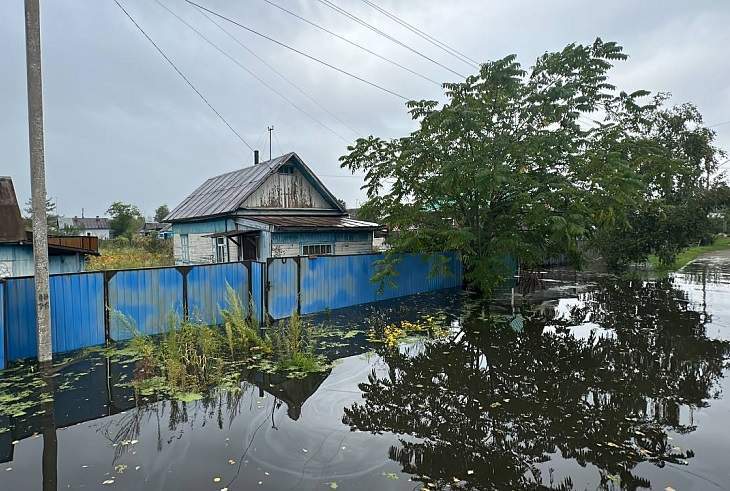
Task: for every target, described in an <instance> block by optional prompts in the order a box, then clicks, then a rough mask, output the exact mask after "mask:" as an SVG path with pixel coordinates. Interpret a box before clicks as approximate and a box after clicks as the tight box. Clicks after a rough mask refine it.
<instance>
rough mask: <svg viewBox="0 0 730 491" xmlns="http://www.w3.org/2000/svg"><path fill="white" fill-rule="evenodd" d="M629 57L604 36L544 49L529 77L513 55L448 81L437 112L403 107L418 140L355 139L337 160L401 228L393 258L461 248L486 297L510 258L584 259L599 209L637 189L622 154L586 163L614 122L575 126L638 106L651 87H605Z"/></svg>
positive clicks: (421, 105)
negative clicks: (359, 174)
mask: <svg viewBox="0 0 730 491" xmlns="http://www.w3.org/2000/svg"><path fill="white" fill-rule="evenodd" d="M625 58H626V55H625V54H623V52H622V48H621V47H620V46H618V45H616V43H613V42H603V41H601V40H600V39H597V40H596V41H595V42H594V43H593V44H591V45H588V46H584V45H576V44H571V45H568V46H567V47H566V48H565V49H563V50H562V51H560V52H556V53H546V54H544V55H543V56H541V57H540V58H538V60H537V62H536V63H535V66H534V67H533V68H532V69H531V70H530V71H529V72H528V71H526V70H524V69H523V68H522V67H521V66H520V64H519V63H518V62H517V61H516V57H515V56H514V55H510V56H507V57H505V58H503V59H501V60H497V61H494V62H489V63H485V64H483V65H482V66H481V68H480V70H479V73H477V74H476V75H473V76H470V77H468V78H467V79H466V80H465V81H464V82H459V83H446V84H444V87H445V89H446V96H447V98H448V101H447V102H446V103H445V104H444V105H443V106H441V107H440V108H439V107H438V103H437V102H436V101H411V102H409V103H407V106H408V107H409V108H410V113H411V115H412V117H413V119H415V120H416V121H418V122H419V128H418V129H416V130H415V131H414V132H412V133H411V134H409V135H407V136H404V137H401V138H398V139H394V140H389V141H386V140H383V139H380V138H376V137H372V136H371V137H369V138H361V139H358V140H357V141H356V142H355V144H354V145H353V146H351V147H349V148H348V150H349V153H348V154H347V155H345V156H343V157H341V159H340V160H341V164H342V166H343V167H346V168H348V169H350V170H351V171H353V172H355V171H358V170H360V171H364V173H365V175H366V178H365V185H364V189H365V190H366V192H367V196H368V199H369V204H368V206H367V208H368V209H369V210H379V212H380V215H381V219H382V221H384V222H385V223H386V224H387V225H388V226H389V227H390V229H391V230H394V231H397V234H396V236H395V237H394V238H393V240H392V245H393V248H392V249H391V250H390V253H391V255H390V256H389V257H395V255H394V254H393V253H396V252H401V251H416V252H423V253H429V252H436V251H442V250H444V249H450V250H455V251H459V252H460V253H461V256H462V259H463V261H464V265H465V276H466V279H467V281H469V282H470V283H471V284H472V286H475V287H477V288H479V289H481V290H483V291H489V290H491V289H492V288H493V287H494V285H495V284H496V283H497V282H499V281H500V280H502V279H503V278H504V277H505V276H506V275H508V274H510V273H511V271H510V270H509V269H508V267H507V264H508V263H509V261H506V260H505V258H506V257H513V258H516V259H519V261H520V262H521V263H522V264H523V265H525V266H528V267H529V266H531V265H535V264H539V263H540V262H541V261H543V260H544V259H545V258H546V257H550V256H552V255H555V254H561V253H565V252H568V253H570V254H571V255H573V256H575V257H577V255H578V254H577V253H578V248H577V241H578V239H579V238H583V237H584V236H585V235H586V234H587V233H588V231H589V229H590V227H591V225H592V224H593V223H594V214H595V213H596V211H597V210H598V211H600V212H605V211H606V209H607V208H608V209H610V208H611V207H612V206H616V204H618V203H620V202H621V201H622V200H624V199H625V196H630V195H631V193H632V188H634V187H637V186H638V183H636V182H635V181H634V180H632V179H626V178H625V174H626V173H627V172H626V171H625V169H624V167H625V163H624V161H623V160H621V159H615V160H611V159H607V158H605V155H604V156H603V157H604V158H603V161H602V162H601V164H600V165H596V164H597V162H593V164H594V165H588V162H587V161H586V156H587V155H588V152H589V150H592V149H593V148H594V144H595V143H596V142H600V141H602V140H601V139H600V138H598V137H597V134H606V133H609V132H611V131H613V132H616V131H617V130H616V128H615V126H616V124H613V125H606V127H603V126H599V127H598V128H588V129H586V128H584V127H583V125H582V124H581V123H580V121H579V118H580V117H581V115H584V114H590V113H593V112H596V111H598V110H600V109H603V108H604V107H605V106H606V105H607V104H609V103H613V104H614V106H616V110H617V111H618V110H619V109H620V110H621V111H622V112H623V113H630V114H633V113H637V112H640V111H642V110H643V108H642V106H641V105H640V104H639V102H638V100H639V99H640V98H641V97H643V96H645V95H646V93H645V92H643V91H638V92H634V93H632V94H630V95H627V94H624V93H621V94H616V93H615V88H614V87H613V86H612V85H610V84H608V83H607V82H606V80H607V76H608V72H609V69H610V68H611V67H612V64H613V63H614V62H615V61H620V60H624V59H625ZM619 102H621V103H622V104H619ZM624 119H625V120H629V118H628V117H626V118H624ZM386 183H387V187H386V186H385V184H386ZM598 188H600V189H610V190H612V192H611V193H605V196H606V197H607V198H608V199H605V200H602V201H601V204H600V207H596V199H595V196H592V195H591V191H592V190H595V189H598ZM614 202H616V203H614ZM383 270H384V271H387V270H388V268H384V269H383Z"/></svg>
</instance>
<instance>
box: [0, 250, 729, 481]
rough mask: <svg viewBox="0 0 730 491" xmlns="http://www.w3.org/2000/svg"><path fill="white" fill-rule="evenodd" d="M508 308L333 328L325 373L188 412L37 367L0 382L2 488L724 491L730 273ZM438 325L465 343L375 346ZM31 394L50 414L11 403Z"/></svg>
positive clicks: (531, 295) (374, 314)
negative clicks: (391, 332)
mask: <svg viewBox="0 0 730 491" xmlns="http://www.w3.org/2000/svg"><path fill="white" fill-rule="evenodd" d="M512 293H513V292H512V291H511V290H508V291H505V292H503V295H502V296H501V298H500V300H498V301H494V302H492V303H491V304H489V305H483V304H479V303H476V302H475V301H473V300H470V299H468V298H466V297H465V296H463V295H462V294H459V293H455V292H439V293H437V294H434V295H429V296H419V297H416V298H411V299H406V300H401V301H397V302H390V303H386V304H380V305H370V306H366V307H362V308H357V309H347V310H341V311H334V312H331V313H329V314H327V315H322V316H319V317H318V318H317V319H315V320H316V321H317V322H322V323H324V324H326V325H328V326H335V327H334V328H333V327H330V329H332V330H333V331H339V332H340V334H341V335H339V336H333V337H332V338H331V339H329V341H328V342H327V343H325V346H324V349H325V351H326V352H327V354H328V355H329V356H330V357H331V358H334V359H336V362H335V364H334V366H333V367H332V369H331V370H329V371H328V372H326V373H322V374H316V375H311V376H309V377H307V378H306V379H303V380H296V379H285V378H282V377H277V376H272V375H268V374H255V373H254V374H249V375H247V376H246V378H247V380H248V382H247V383H245V384H244V385H243V390H242V391H241V392H240V393H238V394H232V393H230V392H224V391H220V392H216V393H213V394H210V395H208V396H207V397H206V398H205V399H203V400H198V401H194V402H188V403H184V402H179V401H170V400H162V401H153V402H145V403H143V402H141V401H140V400H138V399H137V398H136V397H135V393H134V391H133V390H132V389H131V388H129V387H127V386H125V385H124V384H125V382H128V381H129V380H130V378H131V377H133V376H134V368H135V367H134V363H125V362H124V361H119V360H118V359H108V358H107V356H106V355H105V354H104V353H96V354H91V355H88V356H86V357H84V358H82V359H81V360H78V361H76V362H74V363H72V364H69V365H68V366H65V367H63V368H60V369H59V372H58V375H57V376H55V377H53V379H52V380H51V381H50V383H51V384H52V385H53V386H55V389H54V390H53V391H52V392H51V393H47V394H44V387H46V384H45V383H39V382H38V378H37V377H33V376H30V375H28V374H27V368H20V369H16V370H11V371H7V372H3V373H0V406H1V405H2V404H5V405H6V407H11V408H12V410H11V411H10V412H12V413H13V414H12V415H5V416H3V415H0V489H3V490H5V489H8V490H11V489H12V490H16V489H44V488H45V489H59V490H60V489H80V488H84V489H98V488H101V489H124V490H138V489H151V490H158V489H159V490H161V489H169V490H188V489H190V490H205V489H211V490H220V489H224V488H228V489H230V490H233V489H242V490H249V489H274V490H299V489H314V490H317V489H322V490H326V489H365V490H370V489H372V490H381V489H383V490H389V489H403V490H412V489H423V488H425V489H542V488H551V489H637V488H638V489H643V488H653V489H661V490H664V489H666V488H672V489H676V490H678V491H684V490H690V489H698V490H699V489H702V490H704V489H710V490H711V489H730V402H729V400H728V398H727V397H726V394H727V393H728V389H730V381H729V380H730V379H729V378H728V375H730V371H729V369H728V367H729V365H728V360H730V255H724V256H723V255H722V254H718V255H716V256H715V257H711V258H708V259H704V260H700V261H696V262H695V263H693V264H691V265H689V266H688V267H686V268H685V270H684V271H682V272H679V273H677V274H675V275H673V277H671V278H668V279H663V280H656V281H646V280H640V279H635V280H628V279H620V280H619V279H616V278H613V277H610V276H602V275H590V274H575V273H571V272H549V273H546V274H545V275H542V278H539V279H534V278H533V279H531V280H529V281H528V280H526V279H523V280H522V284H521V285H519V286H518V287H517V288H516V289H515V291H514V293H515V294H514V295H512ZM425 315H439V316H442V317H443V318H444V319H445V322H446V323H447V324H448V325H450V326H451V331H450V332H451V334H450V335H449V336H448V337H447V338H445V339H443V340H439V341H426V340H425V339H422V338H409V339H407V340H405V341H404V342H403V343H401V345H400V346H399V347H398V348H396V349H388V348H386V347H385V346H382V345H371V344H369V343H368V342H367V340H366V336H365V332H364V331H366V330H367V328H368V326H369V325H372V323H376V322H392V321H398V320H400V319H406V320H411V321H412V320H417V319H420V318H422V317H423V316H425ZM355 331H358V332H355ZM3 384H4V385H3ZM19 386H20V387H26V389H25V390H28V391H30V392H31V393H32V395H33V397H36V399H37V400H38V401H42V402H39V403H38V404H37V405H33V406H29V407H23V406H22V405H20V406H19V405H18V404H17V402H16V403H15V405H14V406H13V405H12V404H9V403H8V402H7V400H8V399H9V398H12V397H13V391H17V390H18V389H17V387H19ZM3 398H4V399H5V402H3ZM6 412H8V411H7V410H6ZM104 483H106V484H104Z"/></svg>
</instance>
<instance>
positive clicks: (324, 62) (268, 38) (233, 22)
mask: <svg viewBox="0 0 730 491" xmlns="http://www.w3.org/2000/svg"><path fill="white" fill-rule="evenodd" d="M185 1H186V2H188V3H189V4H191V5H194V6H196V7H198V8H199V9H201V10H204V11H206V12H208V13H210V14H213V15H215V16H216V17H220V18H221V19H223V20H225V21H228V22H230V23H231V24H233V25H236V26H238V27H240V28H241V29H245V30H246V31H248V32H250V33H252V34H255V35H257V36H259V37H261V38H264V39H266V40H268V41H271V42H272V43H275V44H278V45H279V46H281V47H283V48H286V49H288V50H290V51H293V52H295V53H298V54H300V55H302V56H304V57H306V58H308V59H310V60H312V61H315V62H317V63H320V64H322V65H324V66H326V67H329V68H331V69H332V70H335V71H337V72H339V73H342V74H343V75H347V76H348V77H351V78H354V79H356V80H359V81H360V82H362V83H364V84H367V85H370V86H371V87H374V88H376V89H379V90H381V91H383V92H386V93H388V94H391V95H393V96H395V97H398V98H400V99H403V100H405V101H407V100H409V98H408V97H405V96H404V95H401V94H399V93H398V92H395V91H394V90H390V89H388V88H386V87H383V86H382V85H379V84H377V83H375V82H371V81H370V80H367V79H365V78H362V77H360V76H358V75H355V74H354V73H351V72H348V71H347V70H344V69H342V68H339V67H337V66H335V65H332V64H331V63H328V62H326V61H324V60H322V59H320V58H317V57H315V56H312V55H310V54H309V53H305V52H304V51H301V50H299V49H297V48H294V47H292V46H289V45H288V44H286V43H283V42H281V41H279V40H277V39H274V38H272V37H271V36H267V35H266V34H262V33H260V32H258V31H256V30H255V29H252V28H250V27H248V26H246V25H244V24H241V23H240V22H237V21H235V20H233V19H231V18H230V17H226V16H225V15H223V14H220V13H218V12H215V11H213V10H211V9H209V8H206V7H204V6H202V5H200V4H198V3H195V2H193V1H191V0H185Z"/></svg>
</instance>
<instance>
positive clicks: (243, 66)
mask: <svg viewBox="0 0 730 491" xmlns="http://www.w3.org/2000/svg"><path fill="white" fill-rule="evenodd" d="M155 2H156V3H157V4H158V5H160V6H161V7H162V8H164V9H165V10H166V11H167V12H169V13H170V14H172V15H173V16H174V17H175V18H176V19H177V20H179V21H180V22H182V23H183V24H184V25H185V26H187V27H188V28H189V29H191V30H192V31H193V32H195V33H196V34H197V35H198V36H199V37H200V38H201V39H203V40H204V41H205V42H207V43H208V44H210V45H211V46H212V47H213V48H215V49H216V50H217V51H218V52H219V53H221V54H222V55H223V56H225V57H226V58H228V59H229V60H230V61H231V62H232V63H234V64H235V65H236V66H238V67H239V68H241V69H242V70H244V71H245V72H246V73H248V74H249V75H251V76H252V77H253V78H254V79H256V80H257V81H258V82H259V83H260V84H262V85H263V86H264V87H266V88H267V89H269V90H270V91H271V92H273V93H274V94H276V95H278V96H279V97H281V98H282V99H283V100H284V101H286V102H288V103H289V104H290V105H291V106H292V107H294V109H296V110H297V111H299V112H301V113H302V114H304V115H305V116H307V117H308V118H310V119H311V120H312V121H314V122H315V123H317V124H319V125H320V126H322V127H323V128H324V129H326V130H327V131H329V132H331V133H332V134H333V135H335V136H336V137H338V138H340V139H341V140H342V141H345V142H347V141H348V140H347V139H346V138H345V137H343V136H342V135H340V134H339V133H338V132H337V131H335V130H334V129H332V128H330V127H329V126H328V125H327V124H325V123H323V122H322V121H320V120H319V119H318V118H316V117H314V116H313V115H311V114H309V112H307V111H306V110H305V109H303V108H301V107H299V106H298V105H297V104H296V103H295V102H294V101H292V100H291V99H289V98H288V97H287V96H285V95H284V94H282V93H281V92H280V91H278V90H277V89H276V88H274V87H272V86H271V85H270V84H269V83H268V82H266V81H265V80H264V79H262V78H261V77H259V76H258V75H257V74H256V73H255V72H254V71H253V70H251V69H249V68H248V67H246V66H245V65H243V64H242V63H241V62H239V61H238V60H237V59H235V58H234V57H233V56H231V55H230V54H229V53H228V52H226V51H225V50H224V49H222V48H221V47H220V46H218V45H217V44H215V43H214V42H213V41H211V40H210V39H208V37H207V36H205V34H203V33H202V32H200V30H198V29H197V28H196V27H195V26H193V25H192V24H190V23H189V22H187V21H186V20H185V19H183V18H182V17H180V16H179V15H178V14H177V13H176V12H174V11H173V10H172V9H170V8H169V7H168V6H167V5H165V4H164V3H162V2H161V1H160V0H155Z"/></svg>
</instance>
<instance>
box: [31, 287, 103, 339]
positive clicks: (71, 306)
mask: <svg viewBox="0 0 730 491" xmlns="http://www.w3.org/2000/svg"><path fill="white" fill-rule="evenodd" d="M50 290H51V335H52V339H53V351H54V352H55V353H65V352H66V351H73V350H77V349H80V348H85V347H87V346H95V345H97V344H103V343H104V274H103V273H89V274H68V275H65V274H61V275H52V276H51V280H50ZM31 326H35V322H33V323H32V324H31Z"/></svg>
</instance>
